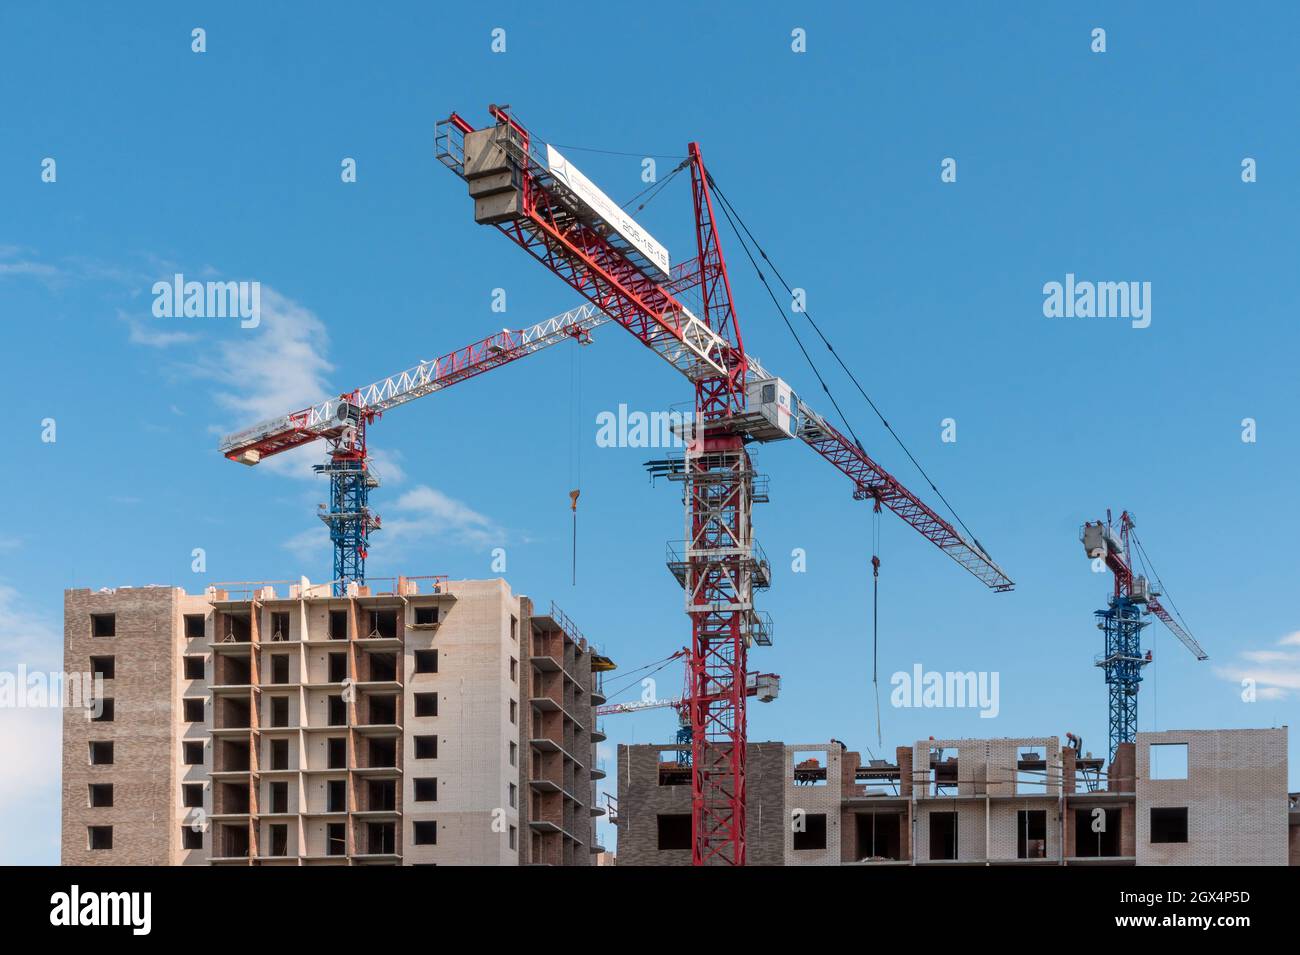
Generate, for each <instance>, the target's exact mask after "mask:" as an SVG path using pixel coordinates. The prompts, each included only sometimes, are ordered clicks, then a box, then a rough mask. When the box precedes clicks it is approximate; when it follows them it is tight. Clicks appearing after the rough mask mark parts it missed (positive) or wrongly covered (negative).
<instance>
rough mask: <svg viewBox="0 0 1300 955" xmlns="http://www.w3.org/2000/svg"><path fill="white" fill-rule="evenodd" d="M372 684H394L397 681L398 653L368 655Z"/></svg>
mask: <svg viewBox="0 0 1300 955" xmlns="http://www.w3.org/2000/svg"><path fill="white" fill-rule="evenodd" d="M366 656H367V657H368V660H367V662H368V663H369V670H370V677H369V679H370V682H372V683H392V682H394V681H396V679H397V654H396V653H368V654H366Z"/></svg>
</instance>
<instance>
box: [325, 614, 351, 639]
mask: <svg viewBox="0 0 1300 955" xmlns="http://www.w3.org/2000/svg"><path fill="white" fill-rule="evenodd" d="M329 637H330V639H331V640H346V639H347V638H348V612H347V611H346V610H331V611H330V625H329Z"/></svg>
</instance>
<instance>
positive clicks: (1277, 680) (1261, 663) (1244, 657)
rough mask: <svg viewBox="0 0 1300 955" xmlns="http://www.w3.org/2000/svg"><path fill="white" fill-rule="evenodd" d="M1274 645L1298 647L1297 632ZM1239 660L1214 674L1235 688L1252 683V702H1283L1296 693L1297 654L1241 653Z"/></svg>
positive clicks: (1299, 661)
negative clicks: (1232, 683) (1246, 682)
mask: <svg viewBox="0 0 1300 955" xmlns="http://www.w3.org/2000/svg"><path fill="white" fill-rule="evenodd" d="M1276 645H1277V646H1280V647H1292V646H1297V645H1300V632H1296V633H1290V634H1287V635H1286V636H1285V637H1282V638H1281V639H1280V640H1278V641H1277V644H1276ZM1240 656H1241V660H1240V661H1239V662H1237V663H1235V664H1234V665H1231V666H1219V667H1215V673H1217V674H1218V675H1219V676H1220V677H1222V678H1223V679H1225V680H1231V681H1232V682H1234V683H1238V684H1240V683H1241V681H1243V680H1251V681H1253V682H1254V684H1255V694H1256V698H1257V699H1260V700H1281V699H1286V698H1288V697H1290V696H1291V695H1292V694H1295V693H1297V691H1300V653H1298V652H1294V651H1290V650H1272V649H1265V650H1244V651H1242V653H1241V654H1240Z"/></svg>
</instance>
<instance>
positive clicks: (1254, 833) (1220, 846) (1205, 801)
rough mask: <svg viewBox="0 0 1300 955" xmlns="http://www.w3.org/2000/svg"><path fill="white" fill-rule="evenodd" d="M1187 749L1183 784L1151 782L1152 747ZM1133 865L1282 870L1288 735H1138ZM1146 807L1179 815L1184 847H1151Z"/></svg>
mask: <svg viewBox="0 0 1300 955" xmlns="http://www.w3.org/2000/svg"><path fill="white" fill-rule="evenodd" d="M1169 743H1186V744H1187V778H1186V779H1152V778H1151V775H1152V773H1151V746H1152V745H1153V744H1169ZM1136 749H1137V833H1136V834H1137V863H1138V865H1286V864H1287V790H1286V785H1287V730H1286V727H1281V728H1280V729H1253V730H1252V729H1244V730H1166V731H1164V732H1160V733H1138V734H1137V744H1136ZM1153 808H1175V809H1176V808H1186V809H1187V841H1186V842H1173V843H1170V842H1157V843H1153V842H1152V841H1151V836H1152V827H1151V810H1152V809H1153Z"/></svg>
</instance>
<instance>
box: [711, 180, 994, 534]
mask: <svg viewBox="0 0 1300 955" xmlns="http://www.w3.org/2000/svg"><path fill="white" fill-rule="evenodd" d="M705 174H706V175H707V176H708V179H709V185H710V186H712V187H713V190H714V192H716V193H717V194H718V198H719V199H721V200H722V205H723V211H724V212H725V211H726V210H727V209H731V210H732V212H735V207H734V206H732V204H731V202H730V200H728V199H727V196H726V194H725V193H724V192H723V191H722V189H721V188H719V186H718V184H717V182H716V181H714V178H713V176H712V174H710V173H707V172H706V173H705ZM735 215H736V220H737V221H738V222H740V225H741V228H743V229H744V230H745V234H746V235H748V236H749V238H750V240H751V241H753V243H754V247H755V248H756V249H758V254H759V255H761V256H762V257H763V261H764V262H766V263H767V264H768V265H770V266H771V267H772V273H773V274H774V275H775V276H776V277H777V279H779V280H780V282H781V284H782V285H783V286H785V290H786V292H787V293H789V294H791V295H793V294H794V290H793V289H792V288H791V287H790V284H789V283H788V282H786V280H785V277H784V276H782V275H781V270H780V269H778V268H777V267H776V264H775V263H774V262H773V261H772V260H771V259H770V258H768V256H767V253H766V252H764V251H763V247H762V246H761V245H760V244H759V242H758V240H757V239H756V238H754V234H753V233H752V232H750V231H749V227H748V226H747V225H745V222H744V220H743V219H742V218H741V217H740V213H739V212H735ZM728 221H730V216H728ZM733 228H734V225H733ZM742 244H743V243H742ZM751 261H753V259H752V257H751ZM755 268H757V266H755ZM764 284H765V285H766V284H767V283H766V282H764ZM769 291H770V290H769ZM774 300H775V299H774ZM778 307H780V306H779V304H778ZM781 315H782V317H784V316H785V309H781ZM803 315H804V318H806V319H808V324H809V325H811V326H812V327H813V330H814V331H815V332H816V333H817V337H818V338H820V339H821V340H822V344H824V345H825V346H826V349H827V351H829V352H830V353H831V354H832V355H834V356H835V360H836V361H837V362H839V365H840V367H841V368H842V369H844V372H845V374H847V375H848V376H849V380H850V381H852V382H853V385H854V387H855V388H857V389H858V393H859V394H861V395H862V397H863V398H865V399H866V402H867V404H869V405H870V406H871V410H872V411H874V412H875V413H876V417H877V418H879V419H880V423H881V424H883V425H884V426H885V430H887V431H888V432H889V433H890V434H891V435H892V436H893V438H894V440H895V441H897V442H898V446H899V447H900V448H902V449H903V453H904V454H906V455H907V457H908V460H910V461H911V462H912V464H913V465H914V466H915V467H916V470H917V471H919V472H920V474H921V477H923V478H925V482H926V483H927V484H928V485H930V490H932V491H934V493H935V494H936V495H937V496H938V498H939V500H941V501H943V503H944V506H945V507H947V508H948V511H949V513H951V514H952V516H953V519H954V520H956V521H957V523H958V524H960V525H961V526H962V529H963V530H964V531H966V533H967V534H969V535H970V538H971V541H973V542H974V544H975V546H976V547H978V548H979V549H980V552H981V553H983V554H984V556H985V557H988V556H989V552H988V551H987V550H985V549H984V545H983V544H981V543H980V542H979V538H978V537H976V536H975V534H974V532H973V531H971V529H970V528H969V527H967V526H966V522H965V521H963V520H962V519H961V516H960V515H959V514H958V513H957V509H956V508H954V507H953V506H952V504H951V503H949V501H948V499H947V498H946V497H944V496H943V492H941V491H940V490H939V488H938V487H937V486H935V483H934V481H932V480H931V479H930V475H929V474H927V473H926V471H925V468H923V467H921V462H919V461H917V460H916V458H915V457H914V456H913V455H912V452H911V451H910V450H908V447H907V445H906V444H904V443H903V439H902V438H900V437H899V436H898V432H896V431H895V430H894V428H893V426H892V425H890V423H889V421H888V420H887V419H886V418H885V416H884V415H883V414H881V412H880V409H879V408H878V407H877V406H876V403H875V402H874V401H872V400H871V396H870V395H868V394H867V392H866V389H865V388H863V387H862V384H861V383H860V382H859V381H858V378H857V376H856V375H854V374H853V372H852V370H851V369H850V368H849V366H848V365H847V364H846V363H845V361H844V359H843V358H841V357H840V355H839V352H837V351H836V350H835V348H834V346H833V345H831V343H830V341H829V340H828V339H827V338H826V336H825V335H824V334H823V333H822V330H821V328H820V327H819V326H818V325H817V323H816V322H815V321H813V318H812V315H811V314H810V313H809V312H808V310H807V309H806V308H805V309H804V310H803ZM786 324H787V325H788V324H789V322H787V323H786ZM800 347H802V346H800ZM823 387H824V386H823ZM842 414H843V413H842V412H841V416H842ZM854 440H855V441H857V438H856V436H855V437H854ZM858 447H859V449H861V447H862V445H861V443H860V442H859V444H858ZM864 453H865V452H864Z"/></svg>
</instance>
